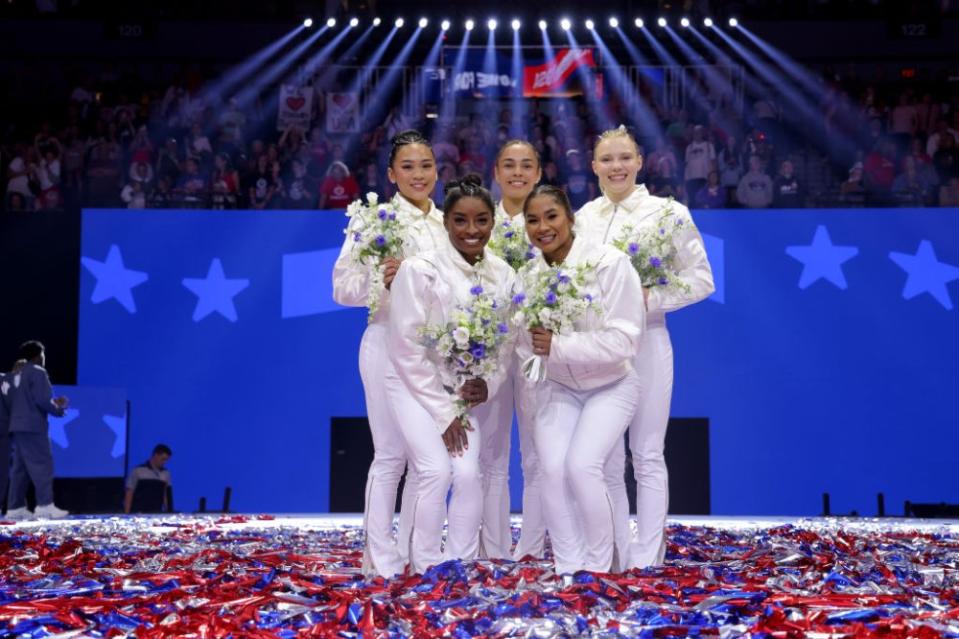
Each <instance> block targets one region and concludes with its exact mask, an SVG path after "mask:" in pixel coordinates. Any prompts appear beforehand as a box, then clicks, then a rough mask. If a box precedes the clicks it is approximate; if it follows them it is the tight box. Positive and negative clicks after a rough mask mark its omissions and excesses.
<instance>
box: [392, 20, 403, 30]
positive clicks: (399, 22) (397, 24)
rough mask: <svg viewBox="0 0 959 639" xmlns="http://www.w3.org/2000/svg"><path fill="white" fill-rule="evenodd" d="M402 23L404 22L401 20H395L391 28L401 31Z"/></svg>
mask: <svg viewBox="0 0 959 639" xmlns="http://www.w3.org/2000/svg"><path fill="white" fill-rule="evenodd" d="M403 22H404V21H403V18H397V19H396V22H394V23H393V26H395V27H396V28H397V29H402V28H403Z"/></svg>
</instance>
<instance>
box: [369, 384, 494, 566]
mask: <svg viewBox="0 0 959 639" xmlns="http://www.w3.org/2000/svg"><path fill="white" fill-rule="evenodd" d="M384 385H385V387H386V392H387V395H388V396H389V399H390V404H391V406H392V408H393V410H394V411H395V413H396V415H397V417H398V418H399V419H398V422H399V425H400V430H401V431H402V433H403V439H404V441H405V447H406V450H407V451H408V454H409V457H410V462H411V463H412V465H413V470H414V471H415V473H416V477H417V487H416V493H407V497H408V498H410V499H412V510H411V517H412V522H413V531H412V537H411V539H410V542H409V544H410V545H409V557H410V566H411V567H412V569H413V572H416V573H423V572H424V571H425V570H426V569H427V568H429V567H430V566H433V565H435V564H438V563H440V562H442V561H445V560H447V559H466V560H471V559H475V558H476V557H477V555H478V554H479V528H480V521H481V518H482V515H483V482H482V476H481V474H480V465H479V456H480V451H481V448H482V443H481V432H482V425H483V424H484V423H486V422H488V421H489V419H490V411H491V408H492V407H491V405H490V404H489V402H487V403H486V404H483V405H481V406H478V407H476V408H474V409H473V410H472V414H473V416H474V417H473V419H472V421H473V426H474V428H475V429H476V430H474V431H472V432H468V441H469V448H468V449H467V450H466V451H465V452H464V454H463V456H462V457H452V456H450V453H449V451H447V450H446V446H445V445H444V444H443V436H442V435H441V434H440V432H439V431H438V430H437V428H436V425H435V424H434V422H433V418H432V417H430V415H429V413H427V412H426V409H425V408H423V406H422V405H421V404H420V403H419V402H418V401H417V400H416V398H415V397H414V396H413V395H412V394H411V393H410V392H409V390H408V389H407V388H406V386H405V385H404V384H403V382H402V380H400V379H399V377H398V376H397V375H396V373H395V371H391V372H390V373H389V374H388V375H387V377H386V379H385V382H384ZM450 488H452V489H453V492H452V495H450V501H449V511H448V512H447V505H446V497H447V494H448V493H449V492H450ZM414 495H415V496H414ZM447 519H448V522H449V529H448V531H447V540H446V550H445V552H443V551H442V549H441V545H442V539H443V522H444V521H446V520H447Z"/></svg>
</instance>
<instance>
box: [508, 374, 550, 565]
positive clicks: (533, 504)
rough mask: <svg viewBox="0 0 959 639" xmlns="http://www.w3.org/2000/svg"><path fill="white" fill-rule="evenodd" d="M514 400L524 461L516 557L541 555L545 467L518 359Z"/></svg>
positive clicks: (527, 386) (529, 392)
mask: <svg viewBox="0 0 959 639" xmlns="http://www.w3.org/2000/svg"><path fill="white" fill-rule="evenodd" d="M512 382H513V403H514V405H515V406H516V422H517V425H518V427H519V449H520V455H521V456H522V458H521V459H522V464H523V526H522V528H521V529H520V535H519V541H517V542H516V550H515V551H514V552H513V558H514V559H517V560H519V559H522V558H523V557H525V556H527V555H531V556H533V557H542V556H543V555H544V554H545V552H546V518H545V516H544V514H543V499H542V493H541V490H542V486H543V483H542V468H541V466H540V463H539V456H538V455H537V454H536V443H535V439H534V435H533V415H532V412H533V406H532V404H531V402H532V399H533V398H532V395H531V389H532V385H531V384H530V383H529V382H527V381H526V378H524V377H523V373H522V372H520V371H519V362H517V363H516V365H515V367H514V369H513V379H512Z"/></svg>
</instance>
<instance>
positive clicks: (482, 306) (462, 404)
mask: <svg viewBox="0 0 959 639" xmlns="http://www.w3.org/2000/svg"><path fill="white" fill-rule="evenodd" d="M506 310H507V309H506V308H505V306H504V305H502V304H498V303H497V302H496V300H495V299H494V298H493V297H492V296H491V295H488V294H486V293H484V292H483V287H482V286H480V285H478V284H477V285H476V286H474V287H473V288H471V289H470V302H469V304H466V305H465V306H461V307H459V308H457V309H456V310H455V311H453V314H452V316H451V317H450V319H449V322H447V324H446V325H445V326H436V325H434V326H424V327H423V328H421V329H420V334H421V335H422V337H423V343H424V344H426V345H427V346H429V347H430V348H433V349H434V350H435V351H436V352H437V353H438V354H439V356H440V359H441V360H442V361H443V364H444V369H443V370H442V371H441V374H442V377H443V384H444V386H446V388H447V390H448V391H449V392H450V394H451V395H453V396H454V397H455V398H456V399H455V403H456V407H457V417H459V418H460V419H462V420H464V421H465V420H466V418H467V417H468V415H469V406H468V405H467V403H466V401H464V400H463V399H461V398H460V397H459V395H458V394H457V393H458V391H459V388H460V387H461V386H462V385H463V383H464V382H466V381H467V380H469V379H473V378H477V377H478V378H482V379H489V378H491V377H492V376H493V375H494V374H495V373H496V369H497V368H498V367H499V366H500V362H499V355H500V348H501V346H502V345H503V343H504V342H505V341H506V339H507V337H508V336H509V325H508V324H507V322H506V319H505V317H504V315H505V312H506Z"/></svg>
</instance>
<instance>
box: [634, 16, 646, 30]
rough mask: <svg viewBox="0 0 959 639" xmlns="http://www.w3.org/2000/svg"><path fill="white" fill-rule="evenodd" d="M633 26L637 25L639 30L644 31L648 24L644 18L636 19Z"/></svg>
mask: <svg viewBox="0 0 959 639" xmlns="http://www.w3.org/2000/svg"><path fill="white" fill-rule="evenodd" d="M633 24H635V25H636V28H637V29H642V28H643V27H644V26H645V25H646V23H645V22H643V19H642V18H636V19H635V20H633Z"/></svg>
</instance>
